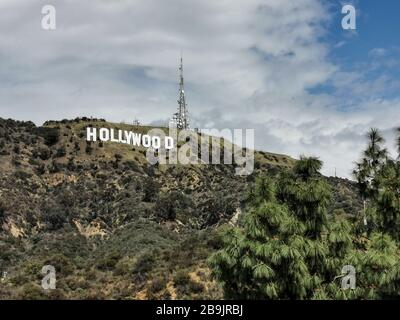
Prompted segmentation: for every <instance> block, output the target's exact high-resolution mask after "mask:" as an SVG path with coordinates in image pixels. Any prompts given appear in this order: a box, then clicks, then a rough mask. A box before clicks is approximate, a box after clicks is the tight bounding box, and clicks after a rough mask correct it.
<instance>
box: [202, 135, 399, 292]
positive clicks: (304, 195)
mask: <svg viewBox="0 0 400 320" xmlns="http://www.w3.org/2000/svg"><path fill="white" fill-rule="evenodd" d="M399 132H400V131H399ZM368 139H369V142H368V146H367V148H366V150H365V152H364V157H363V159H362V160H361V162H360V163H357V168H356V170H355V172H354V173H355V176H356V177H357V181H358V186H359V192H360V194H361V196H362V199H363V200H364V209H363V211H362V216H361V217H359V216H357V215H356V214H354V215H353V216H350V217H349V216H346V215H337V214H333V215H328V214H327V208H328V205H329V202H330V201H331V191H330V189H329V186H328V185H327V184H326V182H325V181H324V179H322V177H321V176H320V175H319V170H320V169H321V166H322V163H321V162H320V161H319V160H318V159H316V158H305V157H303V158H301V159H300V160H299V161H298V162H297V163H296V164H295V166H294V168H293V170H292V171H291V172H289V173H282V174H280V175H279V177H278V178H277V179H276V180H272V179H269V178H267V177H264V176H261V177H260V178H258V180H257V183H256V186H255V189H254V190H251V191H250V193H249V199H250V202H249V207H248V210H247V211H248V213H247V214H246V215H245V217H244V219H243V221H242V224H241V225H240V226H238V227H234V228H229V229H228V230H226V231H225V234H224V236H223V246H222V248H221V250H219V251H218V252H216V253H215V254H213V256H212V257H211V258H210V264H211V266H212V268H213V274H214V276H215V278H216V279H217V280H219V281H220V282H221V283H222V285H223V288H224V294H225V297H227V298H239V299H384V298H399V297H400V286H399V285H400V246H399V242H398V241H399V234H400V233H399V232H400V229H399V226H400V224H399V219H400V211H399V210H400V161H399V157H397V158H396V159H390V157H389V155H388V153H387V151H386V149H385V148H384V147H383V145H382V144H383V142H384V141H383V138H382V137H381V135H380V134H379V131H378V130H376V129H371V131H370V132H369V133H368ZM398 146H399V151H400V135H399V138H398ZM360 218H362V219H360ZM346 266H351V267H354V269H355V272H356V285H355V287H354V288H351V289H350V288H346V287H344V288H343V287H342V285H341V283H342V281H341V280H342V279H343V277H345V276H347V275H346V274H341V272H342V270H344V271H346V268H347V270H348V267H346ZM344 267H345V268H344ZM351 267H350V268H351ZM343 268H344V269H343Z"/></svg>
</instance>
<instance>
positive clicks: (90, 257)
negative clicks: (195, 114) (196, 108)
mask: <svg viewBox="0 0 400 320" xmlns="http://www.w3.org/2000/svg"><path fill="white" fill-rule="evenodd" d="M89 125H93V126H96V127H109V128H115V129H118V128H120V129H125V130H132V131H135V132H145V131H147V130H148V129H149V127H134V126H129V125H125V124H113V123H107V122H105V121H104V120H97V119H94V120H89V119H87V118H83V119H75V120H72V121H68V120H64V121H61V122H52V121H51V122H47V123H45V124H44V126H43V127H36V126H35V125H34V124H33V123H31V122H19V121H13V120H4V119H0V226H1V228H0V272H4V271H6V272H7V277H6V279H5V281H3V282H1V283H0V296H4V297H13V298H32V299H37V298H60V297H64V298H78V299H82V298H122V299H146V298H188V297H190V298H204V297H207V298H221V297H222V296H221V291H220V289H219V288H218V286H216V284H215V283H213V282H212V281H211V280H210V277H209V271H208V269H207V267H206V264H205V260H206V258H207V257H208V256H209V254H210V253H211V252H212V251H213V250H215V248H217V247H218V232H217V231H218V226H220V225H222V224H224V223H226V222H228V221H230V219H232V217H233V216H237V214H238V213H239V212H241V209H243V204H244V202H245V195H246V190H247V188H248V187H249V185H251V184H252V183H253V181H254V178H255V176H257V175H258V174H260V173H261V172H263V173H267V174H269V175H275V174H277V173H278V172H280V171H281V170H285V169H287V168H290V167H291V166H292V165H293V163H294V161H295V160H294V159H292V158H290V157H288V156H284V155H277V154H271V153H267V152H256V153H255V168H256V170H255V172H254V173H253V174H252V175H250V176H247V177H240V176H235V174H234V168H235V167H234V165H196V166H182V165H156V166H151V165H149V164H148V162H147V160H146V159H145V150H144V149H143V148H138V147H132V146H128V145H122V144H117V143H111V142H109V143H108V142H107V143H100V142H95V143H90V144H88V143H87V142H86V141H85V129H86V127H87V126H89ZM328 181H329V182H330V184H331V186H332V188H333V191H334V198H335V202H334V205H333V206H332V208H331V212H332V211H333V210H334V209H342V210H344V212H345V213H348V214H351V213H354V212H357V211H358V210H359V207H360V201H359V199H358V197H357V195H356V193H355V188H354V185H353V183H352V182H350V181H346V180H341V179H334V178H329V179H328ZM341 212H343V211H341ZM45 264H52V265H54V266H55V267H56V269H57V272H58V273H57V276H58V282H57V289H56V290H55V291H51V292H50V293H44V292H43V290H41V288H40V286H39V284H40V279H41V277H42V276H41V274H40V270H41V268H42V266H43V265H45Z"/></svg>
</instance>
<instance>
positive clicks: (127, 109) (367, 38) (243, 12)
mask: <svg viewBox="0 0 400 320" xmlns="http://www.w3.org/2000/svg"><path fill="white" fill-rule="evenodd" d="M44 4H47V3H43V1H41V0H18V1H15V0H2V1H1V2H0V117H5V118H8V117H10V118H16V119H21V120H32V121H34V122H35V123H37V124H38V125H40V124H41V123H43V122H44V121H46V120H48V119H63V118H75V117H77V116H94V117H99V118H100V117H101V118H105V119H107V120H109V121H115V122H119V121H122V120H123V121H126V122H130V121H131V120H133V119H135V118H139V120H141V121H142V122H143V123H152V124H166V123H167V122H168V119H169V117H170V116H171V115H172V114H173V113H174V112H175V109H176V106H177V102H176V100H177V90H178V88H177V76H178V70H177V67H178V63H179V59H180V54H181V52H183V55H184V63H185V79H186V85H187V86H186V93H187V101H188V104H189V112H190V115H191V119H192V123H193V125H194V126H196V127H200V128H209V127H212V128H220V129H222V128H253V129H255V132H256V137H255V139H256V141H255V143H256V147H257V148H258V149H262V150H266V151H271V152H277V153H285V154H289V155H291V156H293V157H298V156H299V155H300V154H306V155H315V156H319V157H320V158H321V159H322V160H323V161H324V163H325V166H324V173H325V174H327V175H332V174H333V173H334V168H336V169H337V173H338V174H339V175H341V176H344V177H350V176H351V170H352V166H353V162H354V161H355V160H357V158H358V157H359V155H360V152H361V150H362V148H363V147H364V143H365V141H364V140H365V139H364V134H365V132H366V131H367V130H368V129H369V127H371V126H376V127H378V128H380V129H381V130H382V131H383V133H384V134H385V136H386V137H387V138H388V141H389V142H390V143H389V149H391V150H393V149H394V148H393V143H392V142H391V140H390V139H391V138H393V129H394V128H395V127H396V126H399V125H400V123H399V120H398V119H399V110H400V109H399V108H400V96H399V92H400V72H399V71H400V60H399V56H400V55H399V54H400V43H399V42H400V38H399V37H398V35H397V33H398V31H399V30H400V22H399V19H398V17H397V16H398V15H399V14H400V1H396V0H383V1H377V0H353V1H345V0H340V1H339V0H338V1H335V0H296V1H294V0H246V1H244V0H218V1H215V0H193V1H185V0H168V1H163V0H120V1H109V0H88V1H84V2H83V1H79V0H70V1H62V0H54V1H53V4H54V6H55V8H56V11H57V29H56V30H55V31H44V30H43V29H42V28H41V25H40V21H41V18H42V15H41V8H42V6H43V5H44ZM344 4H354V6H355V8H356V10H357V30H356V31H355V32H353V31H346V30H343V29H342V28H341V20H342V17H343V15H342V14H341V8H342V5H344Z"/></svg>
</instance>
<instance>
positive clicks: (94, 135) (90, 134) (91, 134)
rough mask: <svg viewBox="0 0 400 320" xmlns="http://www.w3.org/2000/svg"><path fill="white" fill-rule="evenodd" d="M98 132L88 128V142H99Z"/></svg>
mask: <svg viewBox="0 0 400 320" xmlns="http://www.w3.org/2000/svg"><path fill="white" fill-rule="evenodd" d="M96 132H97V130H96V128H91V127H87V128H86V141H96V140H97V133H96Z"/></svg>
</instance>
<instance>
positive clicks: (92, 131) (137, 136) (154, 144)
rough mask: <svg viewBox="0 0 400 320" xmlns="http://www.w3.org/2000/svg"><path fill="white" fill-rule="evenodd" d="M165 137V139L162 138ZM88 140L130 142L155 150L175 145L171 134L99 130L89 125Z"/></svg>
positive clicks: (170, 147) (168, 148)
mask: <svg viewBox="0 0 400 320" xmlns="http://www.w3.org/2000/svg"><path fill="white" fill-rule="evenodd" d="M162 138H163V139H162ZM86 140H87V141H97V140H100V141H103V142H107V141H110V142H118V143H123V144H129V145H132V146H137V147H144V148H153V149H155V150H157V149H160V148H161V147H162V142H163V147H164V148H165V149H167V150H170V149H172V148H173V147H174V139H173V138H172V137H169V136H165V135H164V137H162V136H159V135H155V136H151V135H149V134H141V133H135V132H132V131H127V130H119V129H118V130H114V129H108V128H101V129H99V130H98V131H97V128H93V127H87V128H86Z"/></svg>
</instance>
